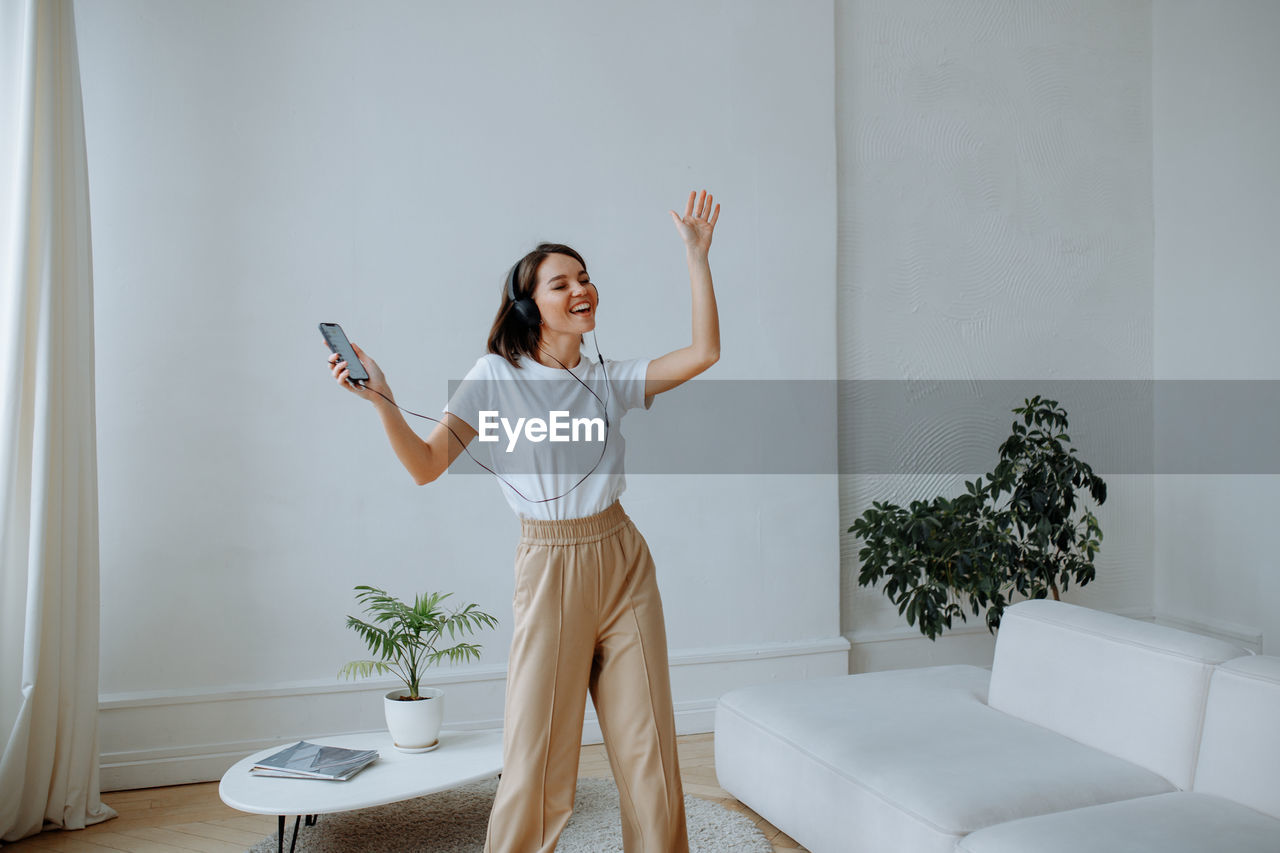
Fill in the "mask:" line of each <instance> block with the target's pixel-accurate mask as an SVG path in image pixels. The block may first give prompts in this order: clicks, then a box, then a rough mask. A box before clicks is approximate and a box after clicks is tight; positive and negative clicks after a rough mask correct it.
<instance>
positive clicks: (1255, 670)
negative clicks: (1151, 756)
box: [1193, 656, 1280, 850]
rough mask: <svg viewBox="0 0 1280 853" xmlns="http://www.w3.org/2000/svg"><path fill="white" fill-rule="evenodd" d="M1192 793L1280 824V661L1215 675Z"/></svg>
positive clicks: (1255, 660)
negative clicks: (1228, 802) (1247, 809)
mask: <svg viewBox="0 0 1280 853" xmlns="http://www.w3.org/2000/svg"><path fill="white" fill-rule="evenodd" d="M1193 790H1195V791H1199V792H1201V793H1205V794H1217V795H1219V796H1222V797H1227V798H1228V799H1232V800H1236V801H1238V802H1241V803H1244V804H1245V805H1246V806H1251V807H1252V808H1255V809H1257V810H1258V811H1260V812H1264V813H1265V814H1268V815H1271V816H1272V817H1274V818H1280V657H1272V656H1267V657H1244V658H1236V659H1235V660H1231V661H1227V662H1226V663H1224V664H1223V665H1222V666H1220V667H1218V669H1217V671H1215V672H1214V673H1213V679H1212V680H1211V681H1210V682H1209V703H1208V705H1207V706H1206V708H1205V715H1204V736H1203V737H1202V738H1201V740H1200V759H1199V762H1198V764H1197V766H1196V778H1195V784H1194V785H1193ZM1276 849H1278V850H1280V837H1277V840H1276Z"/></svg>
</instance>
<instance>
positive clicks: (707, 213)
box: [667, 190, 720, 253]
mask: <svg viewBox="0 0 1280 853" xmlns="http://www.w3.org/2000/svg"><path fill="white" fill-rule="evenodd" d="M695 198H696V200H697V203H698V204H697V209H696V210H695V209H694V200H695ZM712 200H713V197H712V196H711V194H710V193H708V192H707V191H706V190H703V191H702V193H701V195H699V193H698V191H697V190H693V191H691V192H690V193H689V203H688V204H686V205H685V207H684V216H683V217H679V216H676V212H675V211H674V210H668V211H667V212H668V213H670V214H671V219H672V220H673V221H674V222H675V224H676V230H677V231H679V232H680V239H681V240H683V241H684V245H685V247H686V248H689V249H698V250H700V251H702V252H704V253H705V252H706V251H707V250H708V249H710V248H711V232H712V231H714V230H715V227H716V220H717V219H719V218H720V205H718V204H717V205H716V209H715V211H714V212H713V211H712V210H711V202H712Z"/></svg>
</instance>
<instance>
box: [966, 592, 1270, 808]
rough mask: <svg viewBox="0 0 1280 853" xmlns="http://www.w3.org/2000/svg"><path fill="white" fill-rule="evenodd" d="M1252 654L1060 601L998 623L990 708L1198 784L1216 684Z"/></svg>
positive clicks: (1025, 605)
mask: <svg viewBox="0 0 1280 853" xmlns="http://www.w3.org/2000/svg"><path fill="white" fill-rule="evenodd" d="M1245 653H1246V652H1245V650H1244V649H1241V648H1237V647H1235V646H1232V645H1231V644H1229V643H1224V642H1222V641H1220V640H1214V639H1210V638H1208V637H1202V636H1200V635H1198V634H1192V633H1190V632H1187V631H1179V630H1177V629H1174V628H1168V627H1165V626H1163V625H1155V624H1152V623H1149V622H1140V621H1138V620H1136V619H1126V618H1125V617H1123V616H1116V615H1115V614H1112V613H1104V612H1102V611H1098V610H1090V609H1088V608H1084V607H1077V606H1075V605H1071V604H1066V603H1065V602H1060V601H1049V600H1036V601H1024V602H1021V603H1019V604H1015V605H1013V606H1012V607H1009V608H1008V609H1006V610H1005V612H1004V617H1003V619H1002V620H1001V622H1000V631H999V634H998V636H997V638H996V653H995V661H994V663H993V664H992V667H991V691H990V703H991V707H992V708H995V709H997V710H1000V711H1004V712H1005V713H1007V714H1012V715H1013V716H1015V717H1020V718H1021V719H1024V720H1027V721H1029V722H1032V723H1035V724H1037V725H1040V726H1044V727H1045V728H1048V729H1052V730H1054V731H1056V732H1061V733H1062V734H1064V735H1066V736H1067V737H1069V738H1071V739H1073V740H1076V741H1079V742H1080V743H1083V744H1087V745H1089V746H1092V747H1096V748H1097V749H1101V750H1104V751H1106V752H1109V753H1111V754H1112V755H1116V756H1119V757H1120V758H1123V759H1125V760H1127V761H1131V762H1133V763H1134V764H1138V765H1141V766H1142V767H1146V768H1147V769H1149V770H1153V771H1155V772H1156V773H1159V774H1160V775H1161V776H1164V777H1165V778H1166V779H1168V780H1170V781H1171V782H1173V783H1174V784H1175V785H1177V786H1178V787H1179V788H1181V789H1183V790H1187V789H1189V788H1190V787H1191V780H1192V776H1193V774H1194V771H1195V762H1196V752H1197V748H1198V745H1199V741H1200V729H1201V724H1202V723H1203V713H1204V703H1205V698H1206V696H1207V694H1208V690H1209V677H1210V675H1211V674H1212V673H1213V669H1214V667H1215V666H1216V665H1217V664H1219V663H1221V662H1222V661H1225V660H1229V659H1231V658H1235V657H1238V656H1240V655H1243V654H1245Z"/></svg>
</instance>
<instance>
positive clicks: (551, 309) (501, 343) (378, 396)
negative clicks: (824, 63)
mask: <svg viewBox="0 0 1280 853" xmlns="http://www.w3.org/2000/svg"><path fill="white" fill-rule="evenodd" d="M712 201H713V199H712V196H711V195H709V194H707V193H706V192H705V191H703V192H702V193H701V194H699V193H696V192H693V193H690V194H689V200H688V203H687V204H686V205H685V212H684V216H683V217H681V216H677V215H676V213H675V211H670V213H671V217H672V220H673V221H674V222H675V226H676V230H677V231H678V232H679V234H680V237H681V239H682V240H683V241H684V245H685V254H686V258H687V260H688V264H689V277H690V281H691V286H692V293H693V341H692V343H691V344H690V345H689V346H687V347H684V348H682V349H678V350H675V351H673V352H669V353H667V354H666V355H664V356H661V357H660V358H655V359H652V360H650V359H631V360H628V361H613V360H609V359H603V358H602V359H599V360H598V361H596V360H592V359H591V358H588V357H587V355H586V354H585V353H584V352H583V351H582V343H583V335H584V334H585V333H586V332H589V331H592V330H594V329H595V324H596V310H597V308H598V306H599V294H598V293H597V291H596V288H595V285H594V284H592V283H591V280H590V277H589V276H588V274H587V268H586V263H585V262H584V261H583V259H582V257H581V255H579V254H578V253H577V252H575V251H574V250H573V249H571V248H569V247H568V246H564V245H561V244H552V243H544V244H541V245H539V246H538V247H537V248H536V249H534V251H532V252H530V253H529V254H527V255H525V256H524V257H523V258H522V259H521V260H520V261H518V262H517V263H516V265H515V266H514V267H513V268H512V270H511V273H510V274H509V275H508V280H507V283H506V285H505V286H504V288H503V297H502V304H501V306H500V307H499V309H498V314H497V317H496V318H495V319H494V323H493V328H492V329H491V331H490V334H489V347H488V348H489V353H488V354H487V355H485V356H483V357H481V358H480V360H479V361H477V362H476V365H475V367H473V368H472V369H471V371H470V372H469V373H468V374H467V376H466V378H464V380H463V382H462V383H461V385H460V386H459V387H458V389H457V391H456V392H455V393H454V394H453V396H452V397H451V398H450V400H449V406H448V408H447V409H446V412H445V415H444V417H443V419H442V421H441V424H440V425H439V426H437V427H436V428H435V429H434V430H433V431H432V433H431V436H430V437H429V438H428V439H427V440H426V441H425V442H424V441H422V440H421V439H420V438H419V437H418V436H417V434H415V433H414V431H413V430H412V429H411V428H410V427H409V425H408V424H407V423H406V422H405V420H404V417H403V416H402V415H401V414H400V410H399V409H398V408H397V407H396V406H395V404H394V397H393V395H392V393H391V388H390V386H389V385H388V384H387V380H386V377H385V376H384V375H383V373H382V371H381V370H380V369H379V367H378V365H377V363H376V362H375V361H374V360H373V359H372V358H370V357H369V356H368V355H367V354H366V353H365V352H364V351H363V350H361V349H360V347H358V346H355V345H354V344H353V348H354V349H355V352H356V355H357V356H358V357H359V358H360V361H361V363H363V364H364V367H365V369H366V370H367V371H368V373H369V379H368V380H367V381H366V382H365V383H364V385H363V387H356V386H353V385H351V384H350V383H348V382H347V381H346V380H347V365H346V363H345V362H342V361H340V360H339V359H338V356H337V355H332V356H330V358H329V363H330V367H331V370H332V373H333V376H334V377H335V378H336V379H337V380H338V382H339V384H341V385H342V386H343V387H345V388H346V389H347V390H349V391H351V392H352V393H354V394H356V395H358V396H360V397H362V398H364V399H366V400H368V401H369V402H371V403H373V405H374V407H375V408H376V409H377V411H378V414H379V416H380V417H381V419H382V424H383V427H384V428H385V429H386V433H387V437H388V438H389V439H390V441H391V446H392V447H393V448H394V449H395V452H396V455H397V456H398V457H399V459H400V461H401V462H402V463H403V464H404V466H405V468H406V469H408V471H409V473H410V474H411V475H413V478H414V481H415V482H417V483H419V484H425V483H430V482H432V481H433V480H435V479H436V478H437V477H439V476H440V475H441V474H442V473H444V471H445V470H446V469H447V468H448V467H449V465H450V463H452V462H453V460H454V458H456V457H457V455H458V453H460V452H461V451H462V449H463V447H465V446H466V445H467V444H470V443H471V441H472V439H474V438H475V437H476V436H477V434H478V431H479V430H481V429H482V428H483V424H482V423H481V420H482V417H486V416H482V415H481V412H486V413H492V412H497V413H498V414H499V415H503V413H504V412H507V413H510V412H512V410H517V413H518V415H519V416H524V415H525V414H527V413H528V412H530V411H545V412H546V413H547V414H550V413H552V412H555V411H568V412H571V413H572V415H573V416H574V417H575V418H584V419H589V418H593V417H599V416H603V417H602V420H603V421H604V423H605V426H604V429H603V430H601V431H600V432H604V433H607V434H606V435H603V436H601V435H600V434H598V433H597V435H595V436H594V438H595V439H596V440H597V441H598V440H599V439H600V438H601V437H603V438H604V439H605V441H602V442H599V443H596V444H592V445H590V447H589V448H588V449H587V450H583V447H582V445H583V442H584V441H586V438H587V436H589V435H590V431H589V430H588V431H587V435H584V436H582V437H581V438H580V440H579V441H578V442H551V441H542V440H539V439H538V437H537V435H534V434H530V433H526V434H525V436H524V445H523V451H524V456H523V457H522V458H523V459H525V460H526V461H527V462H528V467H523V468H521V469H520V470H519V471H512V470H507V471H500V472H499V473H500V474H501V476H502V478H503V482H502V487H503V491H504V494H505V495H506V497H507V500H508V502H509V503H510V504H511V506H512V508H513V509H514V510H515V512H516V514H517V516H519V518H520V525H521V527H520V530H521V535H520V544H519V546H518V548H517V551H516V567H515V575H516V577H515V596H514V598H513V601H512V610H513V612H514V636H513V638H512V641H511V654H510V658H509V662H508V675H507V693H506V708H505V718H504V726H503V772H502V778H501V780H500V782H499V785H498V791H497V795H496V798H495V801H494V805H493V811H492V813H491V814H490V818H489V829H488V834H487V837H486V839H485V848H484V849H485V851H486V853H535V851H538V853H552V851H554V850H555V847H556V842H557V840H558V839H559V837H560V833H561V831H562V830H563V829H564V826H565V824H566V823H567V822H568V820H569V816H570V814H571V813H572V811H573V799H574V793H575V790H576V785H577V776H578V757H579V755H580V751H581V741H582V723H583V714H584V707H585V704H586V694H587V693H588V692H590V694H591V698H592V701H593V703H594V705H595V708H596V713H597V716H598V718H599V721H600V728H601V731H602V732H603V734H604V742H605V747H606V750H607V752H608V755H609V763H610V766H611V767H612V768H613V776H614V780H615V781H616V783H617V786H618V794H619V799H620V802H621V809H622V835H623V846H624V849H625V850H626V851H627V853H687V851H688V849H689V842H688V838H687V833H686V829H685V813H684V792H683V790H682V787H681V783H680V767H679V762H678V759H677V755H676V733H675V714H674V710H673V708H672V701H671V687H670V682H669V677H668V666H667V641H666V628H665V625H664V622H663V615H662V602H661V600H660V598H659V595H658V586H657V582H656V579H655V576H654V565H653V559H652V557H651V556H650V554H649V548H648V546H647V545H646V543H645V540H644V538H643V537H642V536H641V535H640V533H639V531H638V530H636V528H635V526H634V525H633V524H632V523H631V520H630V518H628V516H627V514H626V513H625V512H624V511H623V509H622V506H621V505H620V504H619V503H618V497H619V495H620V494H621V493H622V491H623V490H624V489H625V480H624V476H623V450H624V444H623V440H622V435H621V433H620V431H619V428H620V423H621V421H622V417H623V415H624V414H625V412H626V411H627V410H628V409H631V408H637V407H639V406H645V407H647V406H648V405H649V404H650V403H651V402H652V399H653V396H654V395H656V394H661V393H662V392H663V391H668V390H670V389H672V388H675V387H676V386H677V385H680V384H681V383H682V382H685V381H686V380H688V379H691V378H692V377H694V376H697V375H698V374H699V373H702V372H703V371H704V370H706V369H707V368H708V367H710V366H711V365H713V364H715V362H716V361H717V360H718V359H719V357H720V323H719V318H718V316H717V312H716V301H715V294H714V292H713V290H712V286H711V268H710V266H709V264H708V261H707V253H708V250H709V249H710V248H711V235H712V232H713V230H714V229H715V224H716V220H717V219H718V218H719V216H720V206H719V205H718V204H717V205H715V208H714V211H713V209H712ZM526 299H527V300H531V301H532V304H530V303H528V302H524V300H526ZM549 380H555V381H549ZM509 420H510V421H511V422H515V421H516V420H517V418H516V417H510V418H509ZM499 436H500V440H501V442H502V444H501V445H499V446H498V449H497V450H495V452H494V454H493V455H494V456H495V457H504V454H503V453H502V449H503V448H504V447H507V446H508V442H511V443H513V444H514V443H515V442H518V441H520V440H521V439H520V437H519V436H518V435H515V436H514V439H515V442H512V441H511V439H512V437H513V435H512V434H510V433H503V432H502V431H499ZM544 437H545V436H544ZM575 443H576V444H578V445H579V447H578V448H577V449H576V450H577V452H575V448H574V447H573V445H574V444H575ZM584 453H586V454H587V455H588V457H589V458H588V460H587V462H586V467H585V468H583V462H582V460H583V454H584ZM593 463H594V467H593ZM499 465H501V463H499Z"/></svg>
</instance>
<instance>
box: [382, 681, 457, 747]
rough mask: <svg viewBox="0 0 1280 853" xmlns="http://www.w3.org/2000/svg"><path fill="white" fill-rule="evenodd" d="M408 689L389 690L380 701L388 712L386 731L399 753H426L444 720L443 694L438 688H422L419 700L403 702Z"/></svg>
mask: <svg viewBox="0 0 1280 853" xmlns="http://www.w3.org/2000/svg"><path fill="white" fill-rule="evenodd" d="M408 695H409V688H407V687H402V688H400V689H399V690H392V691H391V692H390V693H388V694H387V695H386V697H385V698H384V699H383V700H382V702H383V706H384V707H385V709H386V712H387V729H388V730H389V731H390V732H391V742H392V743H393V744H395V747H396V749H398V750H400V751H401V752H426V751H427V750H428V749H434V748H435V746H436V741H437V740H438V738H439V736H440V724H441V723H442V722H443V721H444V691H443V690H441V689H440V688H439V687H421V688H419V689H418V695H419V696H421V697H422V698H421V699H417V700H402V699H400V698H398V697H401V696H408Z"/></svg>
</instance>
